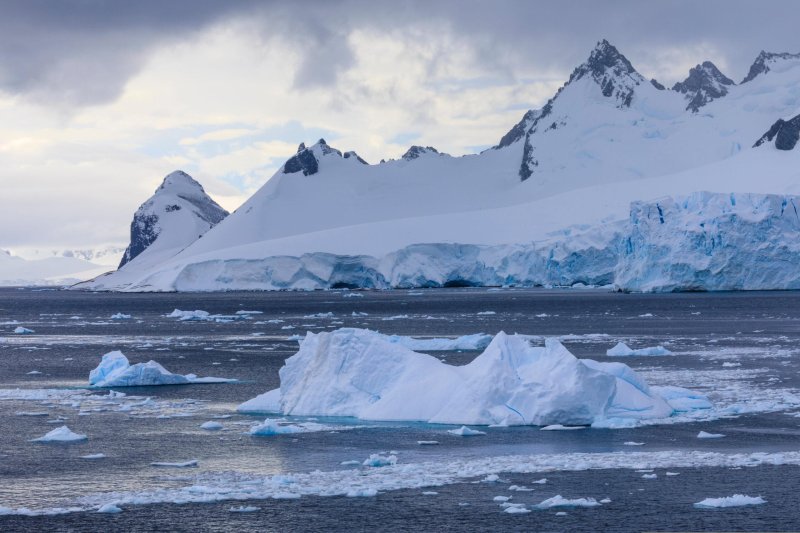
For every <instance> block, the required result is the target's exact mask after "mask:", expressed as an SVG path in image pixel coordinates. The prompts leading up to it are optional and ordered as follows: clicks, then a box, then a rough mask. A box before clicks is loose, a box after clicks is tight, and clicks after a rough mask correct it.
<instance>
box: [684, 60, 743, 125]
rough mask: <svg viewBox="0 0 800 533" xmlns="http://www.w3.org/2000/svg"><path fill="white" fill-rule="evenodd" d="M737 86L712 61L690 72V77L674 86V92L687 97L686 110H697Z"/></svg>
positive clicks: (695, 111) (705, 62)
mask: <svg viewBox="0 0 800 533" xmlns="http://www.w3.org/2000/svg"><path fill="white" fill-rule="evenodd" d="M731 85H736V84H735V83H734V82H733V80H732V79H730V78H729V77H727V76H725V74H723V73H722V72H720V71H719V69H718V68H717V66H716V65H714V63H712V62H711V61H703V63H702V64H701V65H697V66H696V67H694V68H693V69H691V70H690V71H689V77H688V78H686V79H685V80H683V81H682V82H680V83H676V84H675V85H673V86H672V90H673V91H676V92H679V93H681V94H684V95H686V99H687V100H689V104H688V105H687V106H686V109H688V110H690V111H692V112H694V113H697V110H698V109H700V108H701V107H703V106H704V105H706V104H707V103H709V102H710V101H712V100H716V99H717V98H721V97H723V96H725V95H726V94H728V87H729V86H731Z"/></svg>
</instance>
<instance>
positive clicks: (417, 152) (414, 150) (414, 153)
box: [403, 145, 441, 161]
mask: <svg viewBox="0 0 800 533" xmlns="http://www.w3.org/2000/svg"><path fill="white" fill-rule="evenodd" d="M425 154H437V155H441V154H439V151H438V150H437V149H436V148H434V147H433V146H417V145H414V146H412V147H411V148H409V149H408V151H406V153H404V154H403V159H405V160H406V161H412V160H414V159H417V158H418V157H420V156H422V155H425Z"/></svg>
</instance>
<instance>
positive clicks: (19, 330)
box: [14, 326, 34, 335]
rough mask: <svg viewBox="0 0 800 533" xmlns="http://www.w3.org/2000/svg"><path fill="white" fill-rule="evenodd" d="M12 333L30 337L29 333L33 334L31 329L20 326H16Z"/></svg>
mask: <svg viewBox="0 0 800 533" xmlns="http://www.w3.org/2000/svg"><path fill="white" fill-rule="evenodd" d="M14 333H16V334H17V335H30V334H31V333H34V331H33V330H32V329H28V328H23V327H22V326H17V327H16V328H14Z"/></svg>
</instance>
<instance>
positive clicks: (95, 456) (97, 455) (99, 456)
mask: <svg viewBox="0 0 800 533" xmlns="http://www.w3.org/2000/svg"><path fill="white" fill-rule="evenodd" d="M105 457H106V454H104V453H90V454H89V455H81V459H88V460H90V461H94V460H95V459H105Z"/></svg>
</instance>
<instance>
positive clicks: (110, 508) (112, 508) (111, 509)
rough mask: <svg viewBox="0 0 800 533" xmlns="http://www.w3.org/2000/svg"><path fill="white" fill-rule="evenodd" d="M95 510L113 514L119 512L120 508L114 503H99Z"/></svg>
mask: <svg viewBox="0 0 800 533" xmlns="http://www.w3.org/2000/svg"><path fill="white" fill-rule="evenodd" d="M97 512H98V513H109V514H115V513H121V512H122V509H120V508H119V507H117V505H116V504H115V503H107V504H105V505H101V506H100V508H99V509H97Z"/></svg>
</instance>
